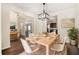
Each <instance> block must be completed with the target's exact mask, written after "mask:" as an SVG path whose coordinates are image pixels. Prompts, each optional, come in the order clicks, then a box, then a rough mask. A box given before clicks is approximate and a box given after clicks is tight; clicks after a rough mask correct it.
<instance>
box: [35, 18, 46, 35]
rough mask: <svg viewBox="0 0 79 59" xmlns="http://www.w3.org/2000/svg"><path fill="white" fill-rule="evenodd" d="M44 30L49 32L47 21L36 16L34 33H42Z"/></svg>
mask: <svg viewBox="0 0 79 59" xmlns="http://www.w3.org/2000/svg"><path fill="white" fill-rule="evenodd" d="M42 32H47V21H44V20H43V21H42V20H39V19H37V18H36V17H35V18H34V33H35V34H38V33H42Z"/></svg>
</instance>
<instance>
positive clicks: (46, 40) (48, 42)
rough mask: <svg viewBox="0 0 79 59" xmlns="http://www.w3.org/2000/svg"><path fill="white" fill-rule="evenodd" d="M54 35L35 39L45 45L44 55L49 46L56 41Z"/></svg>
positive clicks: (47, 53)
mask: <svg viewBox="0 0 79 59" xmlns="http://www.w3.org/2000/svg"><path fill="white" fill-rule="evenodd" d="M56 38H57V37H56V36H55V37H45V38H43V39H39V40H37V43H38V44H40V45H43V46H45V47H46V55H49V51H50V46H51V44H53V43H54V42H55V41H56Z"/></svg>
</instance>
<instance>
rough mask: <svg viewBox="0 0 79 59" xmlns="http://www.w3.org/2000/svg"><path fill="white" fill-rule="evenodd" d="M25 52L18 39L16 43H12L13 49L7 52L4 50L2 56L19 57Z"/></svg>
mask: <svg viewBox="0 0 79 59" xmlns="http://www.w3.org/2000/svg"><path fill="white" fill-rule="evenodd" d="M23 51H24V49H23V47H22V44H21V42H20V40H19V39H18V40H15V41H11V47H10V48H8V49H6V50H3V51H2V54H3V55H17V54H19V53H21V52H23Z"/></svg>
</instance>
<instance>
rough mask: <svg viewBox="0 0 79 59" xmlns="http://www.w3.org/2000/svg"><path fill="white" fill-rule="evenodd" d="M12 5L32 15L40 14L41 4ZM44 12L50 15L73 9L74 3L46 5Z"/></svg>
mask: <svg viewBox="0 0 79 59" xmlns="http://www.w3.org/2000/svg"><path fill="white" fill-rule="evenodd" d="M12 5H14V6H17V7H18V8H21V9H23V10H24V11H27V12H29V13H32V14H39V13H41V12H42V7H43V6H42V3H12ZM46 6H47V7H46V11H47V12H48V13H49V14H51V13H54V12H56V11H59V10H63V9H66V8H71V7H74V6H75V4H74V3H47V4H46Z"/></svg>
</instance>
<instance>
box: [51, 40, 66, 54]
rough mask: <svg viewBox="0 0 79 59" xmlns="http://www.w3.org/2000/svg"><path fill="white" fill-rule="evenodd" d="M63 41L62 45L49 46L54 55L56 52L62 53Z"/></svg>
mask: <svg viewBox="0 0 79 59" xmlns="http://www.w3.org/2000/svg"><path fill="white" fill-rule="evenodd" d="M65 41H66V40H65V39H63V42H62V43H55V44H54V45H53V46H51V48H50V49H51V50H53V51H54V54H56V52H59V53H60V52H62V51H63V50H64V48H65Z"/></svg>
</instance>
